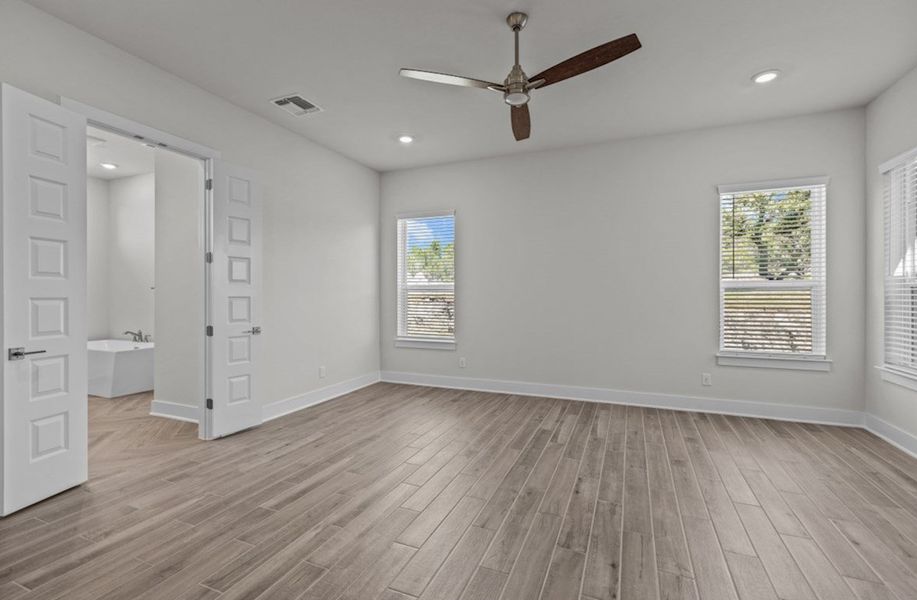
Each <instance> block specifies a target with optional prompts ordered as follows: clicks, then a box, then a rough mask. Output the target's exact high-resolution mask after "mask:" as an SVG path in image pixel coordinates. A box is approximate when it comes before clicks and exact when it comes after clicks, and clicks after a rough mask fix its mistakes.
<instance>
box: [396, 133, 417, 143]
mask: <svg viewBox="0 0 917 600" xmlns="http://www.w3.org/2000/svg"><path fill="white" fill-rule="evenodd" d="M398 141H399V142H401V143H402V144H410V143H411V142H413V141H414V136H413V135H399V136H398Z"/></svg>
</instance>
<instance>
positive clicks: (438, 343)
mask: <svg viewBox="0 0 917 600" xmlns="http://www.w3.org/2000/svg"><path fill="white" fill-rule="evenodd" d="M435 217H452V227H453V236H454V238H455V240H456V242H457V238H458V233H457V229H458V228H457V226H456V220H455V210H454V209H451V210H433V211H416V212H406V213H399V214H397V215H395V341H394V343H395V347H397V348H420V349H426V350H455V346H456V341H455V339H456V333H457V328H456V323H457V319H456V316H457V313H456V312H454V313H453V316H452V320H453V323H452V330H453V331H452V337H449V338H447V337H441V338H434V337H425V336H417V335H408V334H406V333H405V330H404V316H405V315H404V309H403V307H404V306H405V304H406V302H407V298H406V295H407V293H408V292H409V291H410V289H411V287H414V286H411V285H410V284H408V283H407V282H406V281H404V280H403V278H404V277H405V275H406V273H407V269H406V258H407V256H406V254H407V253H406V252H404V244H405V242H406V240H405V239H404V233H403V232H402V229H401V222H402V221H405V220H409V219H428V218H435ZM456 247H458V245H457V244H456ZM455 254H457V252H456V253H455ZM457 262H458V259H457V257H456V256H455V255H453V270H454V271H455V274H454V276H453V281H452V283H451V284H445V283H440V284H424V285H422V286H417V288H422V289H423V290H426V291H434V292H435V291H452V297H453V303H454V304H453V311H455V290H456V285H455V284H456V281H457V280H458V271H457V270H456V268H455V267H456V264H455V263H457Z"/></svg>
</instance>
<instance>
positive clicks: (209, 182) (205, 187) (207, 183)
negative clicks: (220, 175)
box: [204, 179, 213, 190]
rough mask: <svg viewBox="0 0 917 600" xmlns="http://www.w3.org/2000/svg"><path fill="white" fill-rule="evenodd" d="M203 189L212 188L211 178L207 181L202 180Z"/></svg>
mask: <svg viewBox="0 0 917 600" xmlns="http://www.w3.org/2000/svg"><path fill="white" fill-rule="evenodd" d="M204 189H205V190H212V189H213V179H208V180H207V181H205V182H204Z"/></svg>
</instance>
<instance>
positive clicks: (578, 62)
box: [400, 12, 640, 141]
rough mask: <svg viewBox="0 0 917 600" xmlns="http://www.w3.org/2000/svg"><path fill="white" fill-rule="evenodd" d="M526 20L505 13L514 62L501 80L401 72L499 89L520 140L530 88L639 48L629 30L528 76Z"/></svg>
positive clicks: (525, 130)
mask: <svg viewBox="0 0 917 600" xmlns="http://www.w3.org/2000/svg"><path fill="white" fill-rule="evenodd" d="M526 21H528V15H526V14H525V13H521V12H513V13H510V14H509V16H507V17H506V23H507V25H509V27H510V29H512V30H513V36H514V37H515V47H516V62H515V64H514V65H513V68H512V70H511V71H510V72H509V75H507V76H506V80H504V81H503V83H502V84H500V83H493V82H490V81H482V80H480V79H472V78H470V77H461V76H459V75H449V74H447V73H436V72H434V71H421V70H418V69H401V71H400V73H401V75H402V76H403V77H411V78H413V79H422V80H424V81H432V82H434V83H445V84H449V85H459V86H463V87H474V88H481V89H487V90H492V91H495V92H500V93H502V94H503V101H504V102H506V103H507V104H509V106H510V122H511V123H512V126H513V135H514V136H515V137H516V141H521V140H524V139H527V138H528V137H529V134H530V133H531V129H532V123H531V117H530V115H529V107H528V103H529V100H530V99H531V97H530V95H529V93H530V92H531V91H532V90H534V89H538V88H543V87H546V86H549V85H551V84H553V83H557V82H559V81H563V80H564V79H569V78H570V77H575V76H576V75H581V74H583V73H585V72H587V71H591V70H592V69H595V68H597V67H601V66H602V65H607V64H608V63H610V62H612V61H614V60H617V59H619V58H621V57H622V56H626V55H628V54H630V53H631V52H633V51H634V50H638V49H639V48H640V40H639V39H638V38H637V34H635V33H632V34H630V35H626V36H624V37H622V38H618V39H616V40H613V41H611V42H608V43H606V44H602V45H601V46H596V47H595V48H593V49H592V50H586V51H585V52H583V53H582V54H577V55H576V56H574V57H573V58H568V59H567V60H565V61H563V62H560V63H558V64H556V65H554V66H553V67H551V68H550V69H546V70H544V71H542V72H541V73H538V74H537V75H535V76H534V77H531V78H529V77H528V76H527V75H526V74H525V71H523V70H522V66H521V65H520V64H519V32H520V31H522V29H523V28H524V27H525V24H526Z"/></svg>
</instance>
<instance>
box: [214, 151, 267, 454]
mask: <svg viewBox="0 0 917 600" xmlns="http://www.w3.org/2000/svg"><path fill="white" fill-rule="evenodd" d="M213 162H214V166H213V196H212V197H213V206H212V234H211V238H212V248H213V263H212V264H211V265H210V323H211V325H212V327H213V332H212V336H211V337H210V338H209V340H210V351H209V357H210V361H209V362H210V365H209V367H210V368H209V373H208V376H209V382H210V386H209V392H210V396H209V398H210V399H211V400H212V409H211V410H207V411H205V413H209V414H205V419H206V420H209V423H210V427H209V432H208V434H207V437H221V436H224V435H229V434H231V433H234V432H236V431H241V430H243V429H248V428H249V427H254V426H255V425H260V424H261V399H260V398H258V396H257V393H256V392H257V390H258V389H260V388H261V386H262V384H261V381H260V380H259V377H260V370H259V368H258V367H259V364H260V362H261V360H262V354H261V281H262V271H261V193H260V189H259V185H258V180H257V176H256V175H255V174H254V173H253V172H252V171H250V170H248V169H243V168H241V167H235V166H232V165H228V164H226V163H224V162H222V161H219V160H215V161H213Z"/></svg>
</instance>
